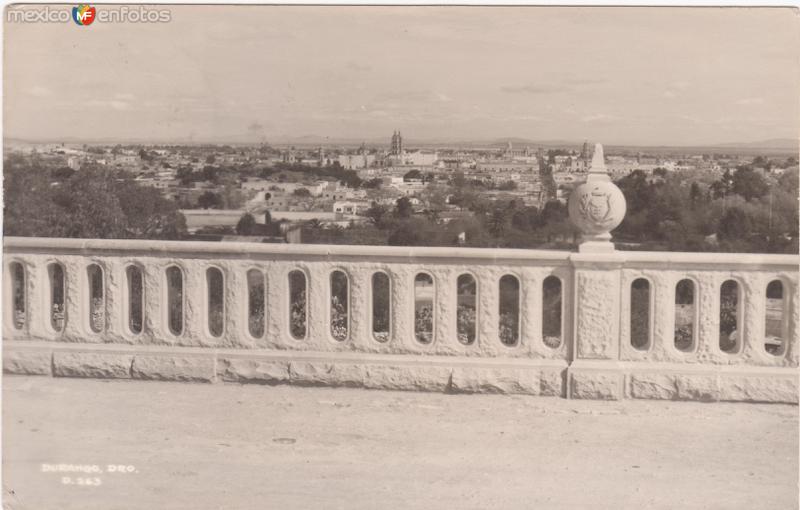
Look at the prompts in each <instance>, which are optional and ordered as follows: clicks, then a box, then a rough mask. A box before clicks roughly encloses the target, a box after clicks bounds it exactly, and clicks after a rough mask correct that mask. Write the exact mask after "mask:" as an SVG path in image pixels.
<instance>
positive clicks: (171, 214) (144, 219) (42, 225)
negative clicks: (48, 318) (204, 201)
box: [3, 157, 186, 239]
mask: <svg viewBox="0 0 800 510" xmlns="http://www.w3.org/2000/svg"><path fill="white" fill-rule="evenodd" d="M3 191H4V192H5V204H4V210H3V213H4V215H3V229H4V233H5V235H10V236H37V237H79V238H101V239H180V238H181V237H182V236H184V235H185V233H186V220H185V218H184V217H183V215H182V214H180V213H179V212H178V208H177V205H176V204H175V203H174V202H173V201H171V200H167V199H165V198H163V197H162V196H161V194H160V193H159V191H158V190H156V189H154V188H145V187H142V186H139V185H138V184H137V183H135V182H134V181H133V180H131V179H130V178H129V176H127V175H125V174H124V173H122V172H119V171H115V170H108V169H105V168H102V167H86V168H83V169H81V171H80V172H74V171H72V170H71V169H69V168H66V167H60V168H47V167H45V166H42V165H40V164H37V163H29V162H26V161H25V160H23V159H22V158H17V157H10V158H7V159H6V160H5V161H4V181H3Z"/></svg>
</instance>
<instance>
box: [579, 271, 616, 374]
mask: <svg viewBox="0 0 800 510" xmlns="http://www.w3.org/2000/svg"><path fill="white" fill-rule="evenodd" d="M576 277H577V281H578V288H579V289H580V292H579V293H578V297H577V299H578V301H577V303H576V306H577V310H576V311H577V315H578V323H577V326H578V329H577V331H576V335H577V345H578V357H579V358H582V359H615V358H616V357H617V355H618V354H617V353H618V351H619V315H618V313H619V291H618V289H619V285H620V283H619V273H618V272H617V271H609V270H585V269H581V270H578V271H577V272H576Z"/></svg>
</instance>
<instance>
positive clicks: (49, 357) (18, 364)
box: [3, 349, 53, 375]
mask: <svg viewBox="0 0 800 510" xmlns="http://www.w3.org/2000/svg"><path fill="white" fill-rule="evenodd" d="M52 366H53V353H52V352H51V351H49V350H44V349H13V350H10V349H6V350H4V351H3V372H6V373H8V374H24V375H51V374H52Z"/></svg>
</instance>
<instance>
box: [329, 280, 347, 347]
mask: <svg viewBox="0 0 800 510" xmlns="http://www.w3.org/2000/svg"><path fill="white" fill-rule="evenodd" d="M330 283H331V336H333V338H334V340H338V341H340V342H341V341H344V340H346V339H347V335H348V332H349V328H350V316H349V313H350V294H349V293H350V290H349V285H348V281H347V275H346V274H345V273H344V271H334V272H332V273H331V282H330Z"/></svg>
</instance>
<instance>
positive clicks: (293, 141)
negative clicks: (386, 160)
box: [4, 134, 800, 152]
mask: <svg viewBox="0 0 800 510" xmlns="http://www.w3.org/2000/svg"><path fill="white" fill-rule="evenodd" d="M265 141H266V142H267V143H269V144H271V145H296V146H301V147H309V146H331V145H335V146H356V147H357V146H359V145H361V144H362V143H363V144H365V145H367V146H373V147H374V146H388V145H389V137H388V136H382V137H370V138H361V139H359V138H352V137H335V136H334V137H330V136H320V135H313V134H310V135H303V136H285V137H271V138H268V139H266V140H265ZM509 142H511V144H512V145H513V146H514V147H515V148H518V149H519V148H523V147H526V146H530V147H532V148H534V147H580V146H581V145H582V144H583V142H584V140H532V139H528V138H520V137H502V138H494V139H472V140H469V139H445V138H442V139H435V138H430V139H416V138H405V137H404V139H403V144H404V145H405V146H406V147H485V148H502V147H505V146H507V145H508V143H509ZM42 143H66V144H71V145H74V144H84V143H85V144H88V145H111V144H118V143H119V144H123V145H140V144H141V145H159V144H164V145H173V144H174V145H205V144H218V145H222V144H230V145H245V144H246V145H253V144H257V143H260V142H259V141H258V140H249V141H248V140H247V139H246V138H244V137H241V136H220V137H219V138H217V139H216V140H195V139H191V138H185V139H171V140H148V139H143V138H137V139H125V140H123V139H118V138H99V139H94V140H88V139H78V138H74V137H65V138H63V139H58V140H56V139H39V140H33V139H22V138H5V139H4V144H5V145H30V144H42ZM590 143H594V141H592V140H590ZM605 145H607V147H609V148H620V149H633V148H641V149H651V150H652V149H679V148H684V149H689V148H691V149H698V150H699V149H716V150H731V151H739V150H754V151H781V152H798V151H799V150H800V139H792V138H772V139H769V140H761V141H756V142H728V143H717V144H687V145H668V144H665V145H647V144H613V143H609V144H605Z"/></svg>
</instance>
